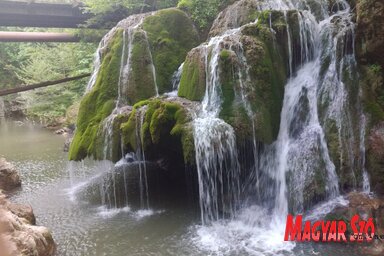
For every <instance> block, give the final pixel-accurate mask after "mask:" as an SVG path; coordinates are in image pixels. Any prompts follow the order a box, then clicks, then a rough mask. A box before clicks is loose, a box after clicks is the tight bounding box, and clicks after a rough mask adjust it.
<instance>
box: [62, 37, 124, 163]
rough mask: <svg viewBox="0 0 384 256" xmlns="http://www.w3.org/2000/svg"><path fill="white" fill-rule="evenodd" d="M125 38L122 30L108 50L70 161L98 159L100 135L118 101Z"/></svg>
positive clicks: (81, 117) (84, 106)
mask: <svg viewBox="0 0 384 256" xmlns="http://www.w3.org/2000/svg"><path fill="white" fill-rule="evenodd" d="M122 34H123V33H122V30H118V31H117V32H116V34H115V36H114V37H113V39H112V40H111V42H110V43H109V45H108V46H107V50H106V53H105V56H103V59H102V64H101V67H100V73H99V75H98V78H97V80H96V83H95V85H94V88H93V89H92V91H90V92H89V93H88V94H86V95H85V96H84V98H83V100H82V101H81V103H80V108H79V115H78V120H77V129H76V133H75V136H74V139H73V142H72V144H71V148H70V151H69V159H70V160H81V159H83V158H85V157H87V156H91V155H98V154H96V151H98V149H97V145H96V144H97V143H96V138H97V133H98V130H99V127H100V124H101V123H102V120H104V119H105V118H106V117H107V116H108V115H110V114H111V112H112V110H113V108H114V100H115V99H116V98H117V85H118V80H119V71H120V60H121V58H120V56H121V51H122Z"/></svg>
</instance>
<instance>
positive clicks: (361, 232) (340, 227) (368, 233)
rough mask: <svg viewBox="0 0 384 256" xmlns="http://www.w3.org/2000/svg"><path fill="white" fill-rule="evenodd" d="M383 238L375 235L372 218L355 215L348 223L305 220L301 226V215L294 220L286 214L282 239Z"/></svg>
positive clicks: (357, 239)
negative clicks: (364, 218) (365, 218)
mask: <svg viewBox="0 0 384 256" xmlns="http://www.w3.org/2000/svg"><path fill="white" fill-rule="evenodd" d="M348 226H349V229H348ZM347 230H349V232H348V231H347ZM348 234H349V235H348ZM383 238H384V236H378V235H375V224H374V223H373V220H372V218H369V219H368V220H367V221H365V220H362V219H361V218H360V216H359V215H355V216H353V217H352V218H351V220H350V222H349V223H348V224H347V223H346V222H345V221H343V220H333V221H329V220H328V221H324V220H319V221H315V222H313V224H312V223H311V222H310V221H305V223H304V228H303V216H302V215H298V216H296V219H295V220H294V217H293V216H292V215H288V217H287V223H286V227H285V236H284V241H299V242H311V241H312V242H364V241H366V242H371V241H372V240H373V239H383Z"/></svg>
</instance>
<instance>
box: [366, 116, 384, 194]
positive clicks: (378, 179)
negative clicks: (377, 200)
mask: <svg viewBox="0 0 384 256" xmlns="http://www.w3.org/2000/svg"><path fill="white" fill-rule="evenodd" d="M367 150H368V157H367V160H368V161H367V162H368V163H367V164H368V166H367V170H368V172H369V173H370V176H371V177H372V179H371V183H372V189H373V191H375V192H376V193H378V194H384V122H381V123H380V124H378V125H376V126H374V127H373V128H372V129H371V131H370V134H369V138H368V148H367Z"/></svg>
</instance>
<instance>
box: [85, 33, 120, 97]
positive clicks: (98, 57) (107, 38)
mask: <svg viewBox="0 0 384 256" xmlns="http://www.w3.org/2000/svg"><path fill="white" fill-rule="evenodd" d="M116 30H117V27H114V28H113V29H111V30H110V31H109V32H108V33H107V34H106V35H105V36H104V37H103V38H102V39H101V41H100V43H99V46H98V47H97V50H96V53H95V56H94V60H93V71H92V75H91V79H90V80H89V82H88V84H87V87H86V90H85V92H86V93H88V92H90V91H91V90H92V88H93V86H94V85H95V83H96V80H97V77H98V75H99V71H100V67H101V59H102V56H103V53H104V51H105V49H106V47H107V46H108V43H109V41H110V40H111V38H112V37H113V36H114V35H115V33H116Z"/></svg>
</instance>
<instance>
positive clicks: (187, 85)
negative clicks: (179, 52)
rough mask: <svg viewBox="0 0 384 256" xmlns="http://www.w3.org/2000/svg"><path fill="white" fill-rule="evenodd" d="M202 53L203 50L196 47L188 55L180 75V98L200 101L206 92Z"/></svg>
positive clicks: (204, 62) (203, 56)
mask: <svg viewBox="0 0 384 256" xmlns="http://www.w3.org/2000/svg"><path fill="white" fill-rule="evenodd" d="M204 51H205V48H203V47H198V48H194V49H192V50H191V51H190V52H189V53H188V56H187V59H186V61H185V62H184V66H183V72H182V74H181V80H180V88H179V92H178V95H179V96H180V97H183V98H186V99H189V100H193V101H201V100H202V99H203V98H204V95H205V90H206V85H205V83H206V73H205V72H206V71H205V65H206V59H205V52H204Z"/></svg>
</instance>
